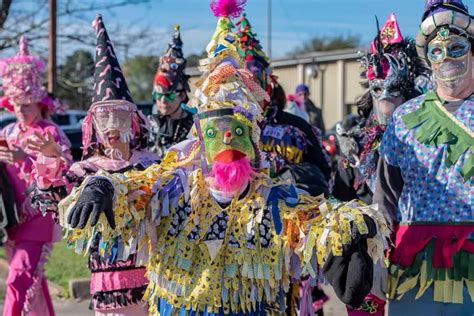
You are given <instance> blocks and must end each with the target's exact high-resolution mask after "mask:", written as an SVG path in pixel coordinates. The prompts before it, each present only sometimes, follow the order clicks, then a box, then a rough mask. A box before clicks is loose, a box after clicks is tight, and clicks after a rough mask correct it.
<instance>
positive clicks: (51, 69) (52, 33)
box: [48, 0, 56, 93]
mask: <svg viewBox="0 0 474 316" xmlns="http://www.w3.org/2000/svg"><path fill="white" fill-rule="evenodd" d="M48 40H49V54H48V92H50V93H54V92H55V90H56V0H49V38H48Z"/></svg>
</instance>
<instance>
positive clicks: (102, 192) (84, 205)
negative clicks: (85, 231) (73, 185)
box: [67, 178, 115, 229]
mask: <svg viewBox="0 0 474 316" xmlns="http://www.w3.org/2000/svg"><path fill="white" fill-rule="evenodd" d="M113 196H114V187H113V185H112V183H111V182H110V181H108V180H105V179H102V178H94V179H92V180H90V181H89V183H87V185H86V186H85V187H84V189H83V190H82V192H81V195H80V196H79V199H78V201H77V203H76V205H74V207H73V208H72V210H71V212H70V213H69V216H68V219H67V222H68V223H69V225H71V227H72V228H76V227H77V228H80V229H82V228H84V227H85V226H86V223H87V221H88V220H89V217H90V216H91V214H92V219H91V226H95V225H96V224H97V222H98V221H99V217H100V214H101V212H104V213H105V217H106V218H107V221H108V222H109V225H110V227H112V229H115V219H114V212H113V208H112V207H113Z"/></svg>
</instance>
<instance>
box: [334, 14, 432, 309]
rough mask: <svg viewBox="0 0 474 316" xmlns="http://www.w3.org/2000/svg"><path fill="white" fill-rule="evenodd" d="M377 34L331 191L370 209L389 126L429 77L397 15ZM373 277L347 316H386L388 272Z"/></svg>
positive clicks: (340, 135) (343, 134) (339, 131)
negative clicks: (360, 301)
mask: <svg viewBox="0 0 474 316" xmlns="http://www.w3.org/2000/svg"><path fill="white" fill-rule="evenodd" d="M377 24H378V23H377ZM377 34H378V35H377V36H376V37H375V39H374V41H373V42H372V45H371V50H370V52H368V53H366V54H365V55H364V56H363V57H362V58H361V59H360V61H361V64H362V70H363V72H362V76H363V78H364V79H365V82H364V84H367V85H368V90H367V91H366V93H365V94H364V95H363V96H362V97H360V98H359V99H358V100H357V103H356V104H357V107H358V112H359V115H360V118H359V119H358V123H357V125H356V126H354V127H352V128H351V129H350V130H348V131H346V130H345V129H344V127H343V126H342V125H340V124H338V125H337V127H336V137H337V139H338V142H339V147H340V150H341V156H340V159H339V162H338V169H337V172H336V176H335V180H334V187H333V191H332V195H333V196H334V197H335V198H337V199H339V200H342V201H351V200H354V199H358V200H362V201H364V202H365V203H367V204H369V205H370V204H372V196H373V192H374V191H375V181H376V170H377V163H378V161H379V153H378V149H379V146H380V142H381V140H382V137H383V134H384V131H385V128H386V124H387V123H388V122H389V121H390V118H391V116H392V114H393V111H394V110H395V109H396V108H397V107H398V106H400V105H401V104H402V103H403V102H405V101H407V100H410V99H412V98H414V97H416V96H418V95H420V94H421V92H420V91H419V90H418V87H417V86H416V84H415V82H417V81H418V82H419V81H422V80H421V78H422V77H423V78H425V79H426V80H428V78H429V75H430V72H429V69H428V68H427V66H426V64H425V63H424V62H423V61H422V60H421V59H420V58H419V57H418V54H417V52H416V48H415V42H414V40H412V39H408V38H403V36H402V34H401V32H400V29H399V26H398V22H397V19H396V17H395V14H393V13H392V14H391V15H390V16H389V17H388V19H387V21H386V22H385V25H384V26H383V28H382V29H381V30H379V29H378V25H377ZM387 34H390V35H391V36H388V35H387ZM374 271H375V273H374V286H373V288H372V291H371V293H370V294H369V295H368V296H367V297H366V298H365V301H364V303H363V304H362V305H361V307H359V308H353V307H350V306H348V307H347V309H348V314H349V315H371V314H374V315H380V316H383V315H384V307H385V304H386V302H385V296H386V291H387V289H386V284H387V277H386V275H387V272H386V269H385V268H384V267H381V266H380V265H378V264H377V265H375V266H374Z"/></svg>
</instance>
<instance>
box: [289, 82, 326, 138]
mask: <svg viewBox="0 0 474 316" xmlns="http://www.w3.org/2000/svg"><path fill="white" fill-rule="evenodd" d="M295 95H296V96H298V97H300V98H302V99H303V100H304V105H305V109H306V111H307V112H308V115H309V122H310V123H311V125H313V126H314V127H317V128H318V129H319V130H320V131H321V133H322V134H323V135H324V134H325V133H326V128H325V126H324V120H323V111H322V110H321V109H320V108H318V107H317V106H316V105H315V104H314V103H313V101H311V99H310V98H309V96H310V92H309V87H308V86H307V85H305V84H299V85H297V86H296V88H295Z"/></svg>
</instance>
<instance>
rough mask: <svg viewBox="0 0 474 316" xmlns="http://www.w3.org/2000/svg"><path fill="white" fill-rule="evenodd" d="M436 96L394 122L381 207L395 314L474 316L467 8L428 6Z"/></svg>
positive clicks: (424, 51)
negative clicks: (389, 243)
mask: <svg viewBox="0 0 474 316" xmlns="http://www.w3.org/2000/svg"><path fill="white" fill-rule="evenodd" d="M416 47H417V50H418V55H419V56H421V57H423V58H424V59H425V60H426V61H427V62H428V64H429V65H430V67H431V69H432V71H433V75H434V80H435V83H436V88H435V89H433V90H429V91H428V92H427V93H425V94H424V95H421V96H419V97H417V98H414V99H412V100H410V101H408V102H406V103H404V104H402V105H401V106H399V107H398V108H397V109H396V110H395V112H394V113H393V116H392V120H391V122H390V123H389V124H388V126H387V128H386V131H385V133H384V136H383V139H382V143H381V145H380V148H379V154H380V157H381V159H380V162H379V164H378V169H377V181H376V187H375V194H374V197H373V201H374V202H375V203H378V205H379V210H380V211H381V212H383V213H384V215H385V217H386V219H387V220H388V221H389V223H390V225H391V227H392V229H393V230H394V232H395V237H394V238H393V243H394V244H393V249H392V250H391V251H390V256H389V261H390V266H389V282H388V284H389V288H388V297H389V299H390V305H389V306H390V313H391V314H392V313H393V314H394V315H470V314H472V311H473V310H474V297H473V293H474V274H472V273H471V272H472V267H473V265H472V262H473V261H472V260H473V258H474V240H473V237H474V236H473V232H474V221H473V210H474V205H473V202H474V200H473V196H474V192H473V188H474V183H473V178H474V159H473V157H474V156H473V144H474V132H473V129H474V120H473V117H472V115H473V113H474V94H473V93H474V80H473V62H474V19H473V17H472V16H471V15H470V14H469V12H468V9H467V6H465V5H464V4H463V2H462V1H461V0H451V1H446V0H444V1H443V0H429V1H426V4H425V8H424V14H423V17H422V23H421V27H420V31H419V33H418V36H417V39H416Z"/></svg>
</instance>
